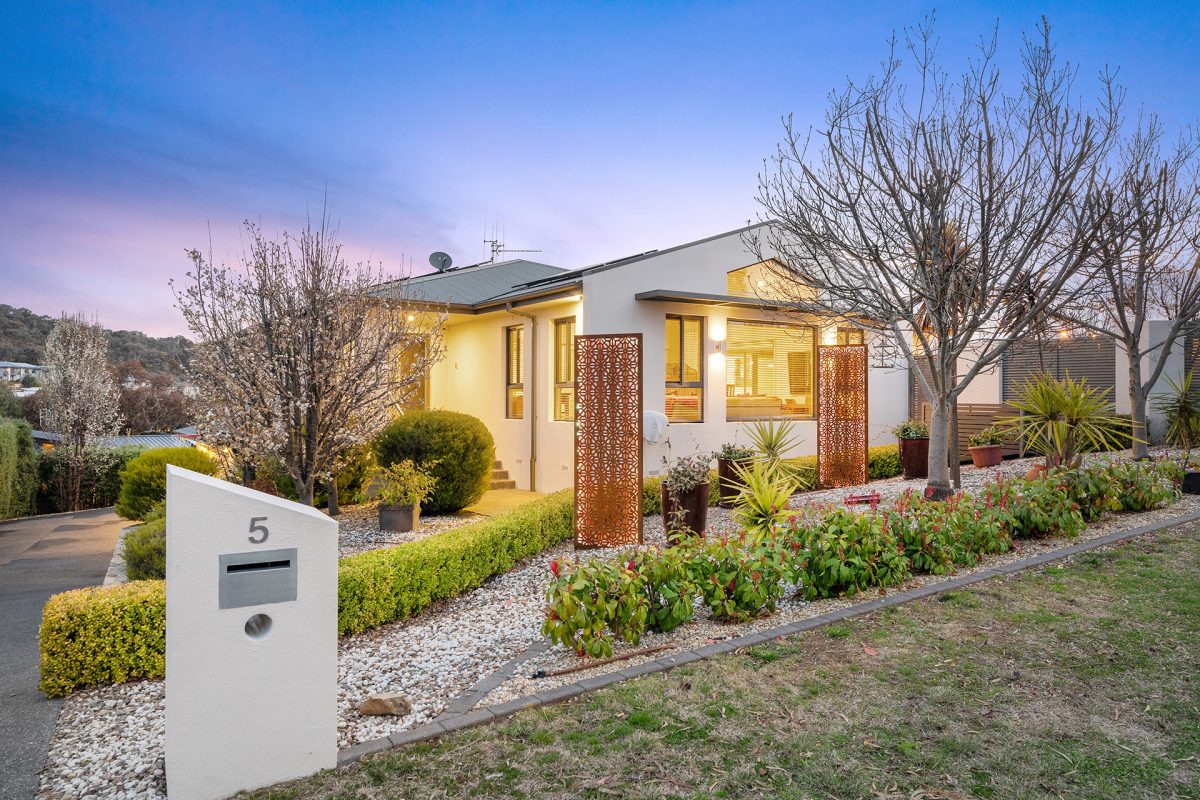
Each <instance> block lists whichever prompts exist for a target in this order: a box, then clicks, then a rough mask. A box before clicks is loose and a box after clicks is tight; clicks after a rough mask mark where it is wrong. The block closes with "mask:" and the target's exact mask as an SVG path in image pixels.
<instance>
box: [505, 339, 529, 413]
mask: <svg viewBox="0 0 1200 800" xmlns="http://www.w3.org/2000/svg"><path fill="white" fill-rule="evenodd" d="M504 353H505V377H504V390H505V403H506V408H505V416H507V417H508V418H509V419H521V418H523V417H524V416H525V326H524V325H513V326H512V327H510V328H505V329H504Z"/></svg>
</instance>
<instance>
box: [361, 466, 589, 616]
mask: <svg viewBox="0 0 1200 800" xmlns="http://www.w3.org/2000/svg"><path fill="white" fill-rule="evenodd" d="M573 522H574V500H573V493H572V492H571V490H570V489H563V490H562V491H560V492H555V493H554V494H551V495H547V496H546V497H543V498H540V499H538V500H534V501H533V502H531V503H527V504H526V505H523V506H521V507H519V508H516V509H514V510H512V511H509V512H507V513H504V514H497V515H496V516H494V517H489V518H488V519H485V520H483V521H482V522H474V523H471V524H470V525H464V526H462V527H461V528H456V529H454V530H450V531H446V532H445V533H439V534H435V535H433V536H428V537H426V538H424V539H421V540H420V541H417V542H413V543H412V544H409V545H405V546H403V547H392V548H388V549H385V550H372V551H369V552H366V553H360V554H358V555H353V556H348V557H346V558H343V559H342V560H341V561H340V562H339V564H338V633H340V634H343V635H344V634H348V633H361V632H362V631H365V630H369V629H371V628H374V627H377V626H379V625H383V624H384V623H387V622H392V621H393V620H397V619H403V618H404V617H407V616H410V615H411V614H415V613H416V612H418V611H420V610H421V609H423V608H425V607H426V606H428V605H429V604H430V603H433V602H434V601H436V600H444V599H446V598H449V597H454V596H455V595H457V594H462V593H463V592H466V591H469V590H471V589H474V588H475V587H477V586H479V585H480V584H482V583H483V582H484V581H485V580H487V579H488V578H490V577H491V576H493V575H498V574H500V573H502V572H507V571H508V570H510V569H512V567H513V566H515V565H516V563H517V562H518V561H520V560H521V559H523V558H528V557H529V556H532V555H536V554H538V553H540V552H542V551H543V550H545V549H546V548H547V547H549V546H550V545H552V544H557V543H558V542H561V541H564V540H566V539H569V538H571V535H572V526H573Z"/></svg>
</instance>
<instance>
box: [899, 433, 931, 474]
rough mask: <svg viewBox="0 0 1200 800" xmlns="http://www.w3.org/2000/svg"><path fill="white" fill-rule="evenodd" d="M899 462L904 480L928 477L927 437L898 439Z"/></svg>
mask: <svg viewBox="0 0 1200 800" xmlns="http://www.w3.org/2000/svg"><path fill="white" fill-rule="evenodd" d="M900 464H901V466H903V467H904V477H905V479H906V480H912V479H913V478H928V477H929V437H925V438H923V439H901V440H900Z"/></svg>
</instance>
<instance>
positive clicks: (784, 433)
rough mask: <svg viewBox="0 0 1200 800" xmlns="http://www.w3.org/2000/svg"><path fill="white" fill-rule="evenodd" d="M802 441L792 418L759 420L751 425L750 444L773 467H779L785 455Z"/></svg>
mask: <svg viewBox="0 0 1200 800" xmlns="http://www.w3.org/2000/svg"><path fill="white" fill-rule="evenodd" d="M802 441H804V440H803V439H802V438H801V437H800V436H799V435H798V434H797V433H796V423H794V422H792V421H790V420H784V419H768V420H759V421H758V422H755V423H754V424H752V425H751V426H750V445H751V446H752V447H753V448H754V449H755V450H757V451H758V454H759V455H761V456H762V457H763V459H765V460H766V462H767V464H768V466H770V467H771V468H772V469H775V468H777V467H778V466H779V465H780V464H781V463H782V462H783V457H784V455H785V454H786V453H787V452H788V451H789V450H791V449H792V448H793V447H795V446H796V445H798V444H800V442H802Z"/></svg>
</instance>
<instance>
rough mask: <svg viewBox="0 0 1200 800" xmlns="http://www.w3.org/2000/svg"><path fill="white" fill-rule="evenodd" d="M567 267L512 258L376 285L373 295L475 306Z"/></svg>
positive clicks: (553, 274)
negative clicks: (402, 294)
mask: <svg viewBox="0 0 1200 800" xmlns="http://www.w3.org/2000/svg"><path fill="white" fill-rule="evenodd" d="M565 271H566V270H564V269H562V268H561V267H554V266H551V265H549V264H541V263H539V262H537V261H526V260H524V259H513V260H512V261H498V262H496V263H488V264H473V265H471V266H469V267H460V268H457V269H449V270H446V271H445V272H434V273H431V274H429V275H419V276H417V277H415V278H409V279H408V280H407V281H392V282H390V283H382V284H380V285H379V286H376V287H375V289H374V290H373V292H372V294H374V295H375V296H376V297H398V296H399V295H400V293H401V291H403V293H404V296H405V297H406V298H408V299H411V300H416V301H419V302H424V303H433V304H438V305H448V306H476V305H479V304H480V303H483V302H484V301H487V300H490V299H491V298H493V297H496V296H498V295H502V294H505V293H507V292H510V291H512V289H513V288H514V287H516V286H520V285H523V284H525V283H528V282H530V281H536V280H540V279H545V278H549V277H553V276H555V275H557V274H559V273H562V272H565Z"/></svg>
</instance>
